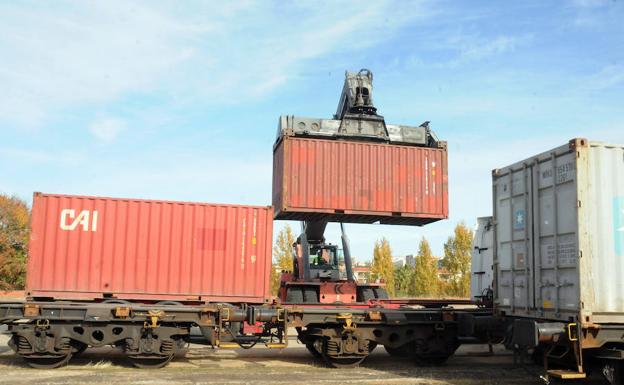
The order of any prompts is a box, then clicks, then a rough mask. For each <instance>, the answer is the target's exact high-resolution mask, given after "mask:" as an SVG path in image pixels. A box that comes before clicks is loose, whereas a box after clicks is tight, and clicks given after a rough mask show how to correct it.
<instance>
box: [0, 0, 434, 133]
mask: <svg viewBox="0 0 624 385" xmlns="http://www.w3.org/2000/svg"><path fill="white" fill-rule="evenodd" d="M0 13H1V14H2V15H3V22H2V23H0V52H2V61H1V62H0V84H2V86H3V90H2V93H0V121H8V122H12V123H17V124H19V125H21V126H33V127H37V126H40V125H41V124H42V123H43V122H45V121H46V119H48V118H49V117H50V115H54V114H57V113H60V112H61V111H63V112H64V111H67V109H68V108H75V107H83V106H96V108H97V106H105V105H107V104H108V103H111V102H114V101H118V100H119V99H120V98H123V97H125V96H128V95H130V94H133V95H136V94H139V95H141V94H148V95H149V94H152V93H153V94H155V95H159V97H164V98H171V99H173V100H175V101H176V102H177V103H184V102H189V103H191V102H192V103H198V101H200V102H204V103H228V102H229V103H243V102H245V101H246V100H245V99H249V98H258V97H262V96H264V95H266V94H267V93H269V92H271V91H272V90H273V89H275V88H276V87H279V86H280V85H282V84H284V82H286V81H287V80H288V79H289V78H290V77H291V76H293V74H296V72H297V71H298V70H300V69H301V68H302V67H301V65H302V64H303V63H304V62H305V61H307V60H310V59H314V58H318V57H321V56H323V55H329V54H332V53H337V52H349V51H353V50H358V49H361V48H364V47H367V46H370V45H372V44H376V43H378V42H380V41H383V40H385V39H387V38H388V37H389V36H391V35H392V34H393V32H394V31H396V30H397V29H399V28H401V27H402V26H403V25H405V24H406V23H407V22H410V21H413V20H415V19H422V18H426V17H427V16H429V15H430V13H431V12H429V11H427V12H426V11H425V8H424V7H423V6H421V3H420V2H419V3H412V2H410V3H409V4H403V3H401V2H398V3H395V2H392V1H380V2H375V3H372V4H369V5H367V6H366V7H362V6H361V3H360V2H358V1H347V2H343V3H341V4H340V6H337V5H335V4H333V3H321V4H318V3H316V2H301V3H296V4H291V5H289V6H282V4H281V3H279V2H278V3H272V2H240V3H236V4H230V3H228V2H220V3H202V2H198V3H190V4H188V3H187V4H184V5H179V4H177V3H155V2H149V1H145V2H143V1H128V2H106V1H103V2H80V1H76V2H74V1H68V2H65V3H63V4H58V3H56V4H54V5H51V4H50V5H42V6H38V7H31V6H28V5H19V4H17V3H2V4H0ZM384 20H385V21H384Z"/></svg>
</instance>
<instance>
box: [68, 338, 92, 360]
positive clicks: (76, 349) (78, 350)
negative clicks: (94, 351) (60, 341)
mask: <svg viewBox="0 0 624 385" xmlns="http://www.w3.org/2000/svg"><path fill="white" fill-rule="evenodd" d="M71 347H72V357H78V356H79V355H81V354H82V353H84V351H85V350H87V348H88V347H89V345H87V344H84V343H82V342H78V341H72V342H71Z"/></svg>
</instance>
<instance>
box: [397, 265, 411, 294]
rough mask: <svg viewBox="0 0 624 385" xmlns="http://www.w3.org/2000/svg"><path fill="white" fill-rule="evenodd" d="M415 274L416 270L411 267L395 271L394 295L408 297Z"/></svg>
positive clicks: (407, 266) (403, 267)
mask: <svg viewBox="0 0 624 385" xmlns="http://www.w3.org/2000/svg"><path fill="white" fill-rule="evenodd" d="M413 274H414V269H413V268H412V267H411V266H409V265H403V266H401V267H399V268H395V269H394V293H395V295H396V296H397V297H407V296H409V295H410V294H411V291H412V290H411V286H412V276H413Z"/></svg>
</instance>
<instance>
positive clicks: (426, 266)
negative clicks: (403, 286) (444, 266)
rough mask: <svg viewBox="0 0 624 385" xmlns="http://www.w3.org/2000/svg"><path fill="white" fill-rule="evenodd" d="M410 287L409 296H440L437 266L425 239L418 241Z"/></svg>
mask: <svg viewBox="0 0 624 385" xmlns="http://www.w3.org/2000/svg"><path fill="white" fill-rule="evenodd" d="M410 286H411V289H412V291H411V292H410V294H411V295H414V296H416V297H437V296H439V295H440V291H441V282H440V278H439V277H438V264H437V261H436V259H435V258H434V257H433V254H432V253H431V247H429V242H427V240H426V239H425V237H423V238H422V239H421V240H420V245H419V246H418V254H417V255H416V257H415V267H414V274H413V275H412V282H411V285H410Z"/></svg>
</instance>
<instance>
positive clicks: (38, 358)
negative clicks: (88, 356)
mask: <svg viewBox="0 0 624 385" xmlns="http://www.w3.org/2000/svg"><path fill="white" fill-rule="evenodd" d="M71 357H72V353H71V352H69V353H67V354H58V355H57V354H48V353H44V354H30V355H27V356H22V358H23V359H24V361H26V363H27V364H28V366H30V367H31V368H35V369H56V368H60V367H61V366H65V365H67V363H68V362H69V360H70V359H71Z"/></svg>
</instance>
